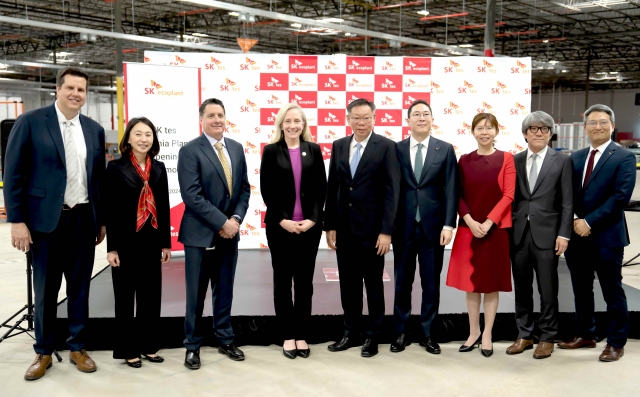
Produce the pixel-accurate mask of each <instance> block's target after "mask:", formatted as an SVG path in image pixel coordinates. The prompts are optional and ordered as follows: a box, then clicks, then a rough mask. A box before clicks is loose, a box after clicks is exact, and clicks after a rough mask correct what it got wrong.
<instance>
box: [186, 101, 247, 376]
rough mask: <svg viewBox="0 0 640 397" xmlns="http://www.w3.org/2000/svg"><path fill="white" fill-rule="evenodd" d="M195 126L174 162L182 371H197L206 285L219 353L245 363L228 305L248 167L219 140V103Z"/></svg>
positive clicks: (236, 149)
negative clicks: (182, 283)
mask: <svg viewBox="0 0 640 397" xmlns="http://www.w3.org/2000/svg"><path fill="white" fill-rule="evenodd" d="M200 124H201V125H202V132H203V134H202V135H201V136H200V137H198V138H196V139H194V140H192V141H191V142H189V143H188V144H186V145H184V146H183V147H182V148H181V149H180V153H179V157H178V182H179V183H180V194H181V195H182V200H183V201H184V207H185V209H184V216H183V218H182V223H181V225H180V234H179V237H178V241H180V242H181V243H182V244H184V254H185V277H186V289H187V308H186V314H185V321H184V329H185V336H186V338H185V340H184V346H185V347H186V348H187V352H186V355H185V361H184V365H185V366H186V367H187V368H189V369H198V368H200V346H202V344H203V343H204V330H203V329H202V324H201V323H202V310H203V308H204V298H205V295H206V294H207V288H208V286H209V282H211V299H212V301H213V328H214V330H215V336H216V338H217V339H218V343H219V347H218V352H220V353H222V354H226V355H227V356H228V357H229V358H230V359H232V360H235V361H242V360H244V353H242V351H241V350H240V349H238V348H237V347H235V345H234V344H233V340H234V335H233V329H232V328H231V303H232V301H233V280H234V278H235V274H236V263H237V261H238V241H239V240H240V234H239V233H238V231H239V229H240V224H242V219H243V218H244V216H245V214H246V213H247V208H248V207H249V196H250V195H251V186H250V185H249V179H248V178H247V162H246V160H245V157H244V151H243V149H242V145H241V144H240V143H238V142H236V141H234V140H232V139H229V138H226V137H224V136H223V133H224V130H225V128H226V115H225V109H224V104H223V103H222V101H220V100H219V99H215V98H210V99H207V100H205V101H204V102H202V105H200Z"/></svg>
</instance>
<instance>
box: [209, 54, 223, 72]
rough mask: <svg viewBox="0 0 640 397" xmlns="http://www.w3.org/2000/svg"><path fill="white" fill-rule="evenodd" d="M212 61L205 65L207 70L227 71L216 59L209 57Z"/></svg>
mask: <svg viewBox="0 0 640 397" xmlns="http://www.w3.org/2000/svg"><path fill="white" fill-rule="evenodd" d="M209 58H210V59H211V63H207V64H206V65H204V69H205V70H225V68H224V66H222V62H221V61H219V60H217V59H215V58H214V57H209Z"/></svg>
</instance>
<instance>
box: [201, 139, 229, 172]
mask: <svg viewBox="0 0 640 397" xmlns="http://www.w3.org/2000/svg"><path fill="white" fill-rule="evenodd" d="M203 134H204V136H206V137H207V139H208V140H209V143H211V147H213V152H214V153H215V154H216V156H218V160H220V154H218V149H216V147H215V146H214V145H215V144H216V143H218V142H220V143H222V153H224V157H226V158H227V164H229V169H231V175H233V166H232V165H231V157H229V151H228V150H227V144H226V143H225V142H224V137H222V139H220V140H219V141H218V140H217V139H216V138H213V137H211V136H209V135H207V134H206V133H204V132H203Z"/></svg>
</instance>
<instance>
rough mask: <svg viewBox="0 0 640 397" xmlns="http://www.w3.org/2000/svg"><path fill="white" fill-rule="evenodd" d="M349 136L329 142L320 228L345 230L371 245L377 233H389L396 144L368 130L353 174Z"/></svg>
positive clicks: (394, 204) (395, 192)
mask: <svg viewBox="0 0 640 397" xmlns="http://www.w3.org/2000/svg"><path fill="white" fill-rule="evenodd" d="M351 138H352V137H351V136H348V137H345V138H340V139H338V140H337V141H335V142H333V149H332V151H331V161H330V163H329V181H328V189H327V202H326V205H325V221H324V230H336V231H337V236H336V238H337V239H338V244H340V242H339V241H340V231H341V230H345V231H346V230H349V232H350V233H351V234H352V235H353V236H354V237H355V238H356V239H357V240H358V243H359V244H361V245H362V247H363V248H366V249H370V248H374V247H375V245H376V241H377V240H378V236H379V235H380V234H381V233H383V234H388V235H393V226H394V222H395V219H396V213H397V211H398V201H399V199H400V166H399V164H398V155H397V153H396V143H395V142H394V141H392V140H390V139H388V138H385V137H383V136H380V135H377V134H375V133H371V137H370V138H369V142H368V143H367V146H366V147H365V149H364V152H363V153H362V157H361V158H360V162H359V163H358V168H357V169H356V172H355V175H354V177H353V178H352V177H351V169H350V168H349V144H350V143H351Z"/></svg>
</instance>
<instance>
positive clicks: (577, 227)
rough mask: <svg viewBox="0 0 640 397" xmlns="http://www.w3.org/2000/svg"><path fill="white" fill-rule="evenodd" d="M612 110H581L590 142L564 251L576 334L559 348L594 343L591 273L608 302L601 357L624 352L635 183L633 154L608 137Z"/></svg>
mask: <svg viewBox="0 0 640 397" xmlns="http://www.w3.org/2000/svg"><path fill="white" fill-rule="evenodd" d="M614 123H615V116H614V114H613V110H611V109H610V108H609V107H608V106H605V105H593V106H591V107H590V108H589V109H587V111H586V112H584V130H585V133H586V134H587V137H588V138H589V140H590V142H591V145H590V146H589V147H588V148H585V149H582V150H578V151H577V152H574V153H573V154H572V155H571V158H572V160H573V197H574V200H573V212H574V220H573V231H574V234H573V236H572V237H571V243H570V244H569V248H568V249H567V253H566V254H565V256H566V258H567V265H568V266H569V271H570V272H571V283H572V285H573V294H574V295H575V305H576V323H577V333H576V335H575V337H574V338H573V339H572V340H570V341H565V342H561V343H558V347H559V348H561V349H578V348H582V347H591V348H594V347H596V342H597V340H596V335H595V332H596V322H595V318H594V310H595V309H594V300H593V281H594V273H596V274H597V275H598V281H599V283H600V287H601V289H602V295H603V297H604V300H605V302H606V303H607V323H608V324H607V327H606V329H607V345H606V347H605V349H604V351H603V352H602V354H600V361H618V360H619V359H620V357H622V356H623V355H624V345H625V344H626V343H627V334H628V332H629V313H628V311H627V298H626V296H625V293H624V289H623V288H622V274H621V271H622V257H623V255H624V247H626V246H627V245H629V233H628V230H627V223H626V220H625V217H624V208H625V207H626V205H627V204H628V203H629V200H630V198H631V194H632V192H633V188H634V186H635V184H636V159H635V156H634V155H633V153H631V152H629V151H628V150H626V149H623V148H621V147H618V146H617V145H616V144H615V143H614V142H612V141H611V134H612V132H613V130H614V128H615V124H614Z"/></svg>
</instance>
